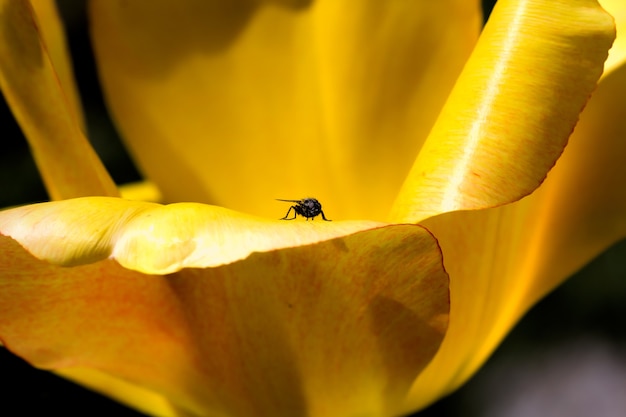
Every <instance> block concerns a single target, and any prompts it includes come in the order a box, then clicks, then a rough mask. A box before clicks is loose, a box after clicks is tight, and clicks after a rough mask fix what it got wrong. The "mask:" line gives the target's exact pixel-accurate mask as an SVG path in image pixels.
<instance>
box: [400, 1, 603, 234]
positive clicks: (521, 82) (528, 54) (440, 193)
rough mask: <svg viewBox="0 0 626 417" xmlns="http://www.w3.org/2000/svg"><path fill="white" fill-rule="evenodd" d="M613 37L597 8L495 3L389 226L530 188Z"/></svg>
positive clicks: (559, 147) (562, 137)
mask: <svg viewBox="0 0 626 417" xmlns="http://www.w3.org/2000/svg"><path fill="white" fill-rule="evenodd" d="M614 36H615V29H614V25H613V20H612V18H611V16H609V15H608V14H607V13H606V12H604V10H602V9H601V8H600V7H599V6H598V4H597V2H596V1H595V0H588V1H577V2H575V3H574V4H572V2H571V1H569V0H559V1H556V0H545V1H540V0H525V1H506V0H502V1H499V2H498V3H497V4H496V7H495V8H494V10H493V12H492V14H491V17H490V19H489V22H488V23H487V25H486V26H485V29H484V31H483V33H482V35H481V37H480V40H479V42H478V44H477V45H476V48H475V49H474V51H473V53H472V56H471V58H470V59H469V61H468V62H467V65H466V66H465V68H464V70H463V73H462V74H461V76H460V77H459V79H458V81H457V84H456V85H455V88H454V90H453V92H452V93H451V95H450V97H449V98H448V101H447V102H446V105H445V107H444V108H443V110H442V112H441V114H440V116H439V119H438V120H437V122H436V124H435V126H434V127H433V130H432V131H431V133H430V135H429V137H428V140H427V141H426V143H425V144H424V147H423V148H422V150H421V152H420V154H419V157H418V159H417V160H416V162H415V164H414V166H413V168H412V170H411V173H410V174H409V177H408V178H407V180H406V182H405V184H404V187H403V189H402V191H401V193H400V196H399V197H398V200H397V201H396V203H395V206H394V209H393V212H392V214H391V219H392V221H394V222H417V221H420V220H422V219H424V218H427V217H429V216H432V215H436V214H439V213H443V212H447V211H451V210H463V209H479V208H486V207H493V206H497V205H501V204H506V203H509V202H511V201H515V200H517V199H519V198H521V197H523V196H525V195H527V194H529V193H531V192H532V191H533V190H535V189H536V188H537V187H538V186H539V184H540V183H541V182H542V181H543V179H544V178H545V176H546V174H547V172H548V170H549V169H550V168H551V167H552V166H553V165H554V163H555V162H556V159H557V158H558V157H559V155H560V154H561V152H562V151H563V148H564V147H565V145H566V143H567V139H568V137H569V135H570V134H571V132H572V130H573V128H574V126H575V124H576V121H577V119H578V115H579V113H580V111H581V110H582V108H583V107H584V105H585V103H586V102H587V100H588V98H589V96H590V94H591V92H592V91H593V90H594V89H595V86H596V82H597V80H598V79H599V77H600V75H601V74H602V68H603V63H604V61H605V59H606V57H607V51H608V49H609V48H610V46H611V43H612V41H613V39H614Z"/></svg>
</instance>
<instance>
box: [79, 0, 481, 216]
mask: <svg viewBox="0 0 626 417" xmlns="http://www.w3.org/2000/svg"><path fill="white" fill-rule="evenodd" d="M478 3H479V2H477V1H467V0H450V1H437V2H424V1H384V2H381V1H379V0H364V1H357V2H350V1H336V0H317V1H290V2H284V1H280V2H278V1H258V2H248V1H230V2H221V1H204V0H201V1H198V0H195V1H177V2H171V1H162V0H161V1H154V0H149V1H132V2H130V3H129V2H123V1H112V0H104V1H94V2H91V3H90V6H91V11H90V13H91V21H92V24H93V25H92V34H93V37H94V46H95V52H96V58H97V61H98V66H99V69H100V74H101V78H102V82H103V87H104V91H105V95H106V97H107V101H108V104H109V106H110V109H111V111H112V113H113V115H114V117H115V119H116V122H117V125H118V126H119V128H120V130H121V132H122V134H123V136H124V138H125V140H126V141H127V143H128V144H129V146H130V149H131V152H132V153H133V155H134V157H135V159H136V160H137V161H138V163H139V165H140V167H141V169H142V170H143V172H144V173H146V174H147V176H148V177H149V178H150V179H151V180H153V181H155V182H156V183H157V184H158V185H159V187H160V188H161V189H162V191H163V195H164V197H165V199H166V201H169V202H172V201H201V202H206V203H211V204H217V205H220V206H224V207H228V208H232V209H236V210H239V211H242V212H248V213H253V214H256V215H263V216H267V217H271V216H272V215H273V214H272V213H273V209H272V208H271V207H268V206H267V205H266V204H263V203H261V202H262V201H264V200H265V199H267V198H268V196H269V197H270V198H292V199H293V198H303V197H307V196H314V197H316V198H318V199H319V200H320V201H322V202H324V203H325V204H327V205H328V206H329V207H330V208H332V211H333V213H335V217H336V218H339V219H346V218H369V219H383V218H384V217H385V216H386V214H387V212H388V211H389V208H390V205H391V203H392V201H393V199H394V198H395V195H396V192H397V189H398V187H399V186H400V184H401V183H402V181H403V179H404V178H405V176H406V172H407V171H408V169H409V167H410V165H411V163H412V162H413V160H414V158H415V155H417V151H418V149H419V147H420V145H421V141H422V140H423V139H424V138H425V137H426V134H427V132H428V131H429V129H430V127H431V125H432V123H433V121H434V119H435V118H436V115H437V112H438V110H439V108H440V107H441V105H442V103H443V102H444V101H445V98H446V96H447V94H448V92H449V90H450V89H451V87H452V85H453V83H454V80H455V79H456V77H457V75H458V73H459V71H460V69H461V67H462V65H463V63H464V62H465V60H466V58H467V56H468V55H469V52H470V51H471V49H472V47H473V45H474V42H475V39H476V37H477V34H478V31H479V28H480V23H481V14H480V8H479V4H478Z"/></svg>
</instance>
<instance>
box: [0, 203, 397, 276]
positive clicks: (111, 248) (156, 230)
mask: <svg viewBox="0 0 626 417" xmlns="http://www.w3.org/2000/svg"><path fill="white" fill-rule="evenodd" d="M386 225H387V224H385V223H380V222H373V221H334V222H324V221H306V222H305V221H280V220H271V219H263V218H259V217H254V216H250V215H246V214H242V213H239V212H235V211H232V210H228V209H225V208H222V207H216V206H210V205H205V204H199V203H176V204H170V205H161V204H156V203H146V202H138V201H128V200H123V199H119V198H114V197H81V198H75V199H69V200H63V201H55V202H47V203H39V204H33V205H29V206H23V207H18V208H13V209H10V210H5V211H3V212H0V233H2V234H3V235H5V236H9V237H12V238H13V239H15V240H16V241H18V242H19V243H20V244H21V245H22V246H23V247H24V248H25V249H26V250H28V251H29V252H30V253H31V254H33V255H34V256H35V257H37V258H39V259H42V260H45V261H48V262H50V263H53V264H57V265H63V266H74V265H82V264H87V263H92V262H96V261H99V260H102V259H106V258H113V259H115V260H116V261H117V262H119V263H120V265H122V266H123V267H125V268H128V269H132V270H136V271H139V272H143V273H147V274H158V275H163V274H169V273H173V272H176V271H179V270H181V269H183V268H207V267H215V266H219V265H225V264H229V263H232V262H235V261H238V260H241V259H244V258H246V257H247V256H248V255H250V254H251V253H253V252H267V251H271V250H276V249H283V248H287V247H295V246H304V245H309V244H314V243H317V242H321V241H324V240H329V239H333V238H337V237H341V236H346V235H349V234H353V233H356V232H360V231H363V230H369V229H373V228H377V227H382V226H386Z"/></svg>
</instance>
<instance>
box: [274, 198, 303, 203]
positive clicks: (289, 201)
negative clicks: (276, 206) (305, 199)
mask: <svg viewBox="0 0 626 417" xmlns="http://www.w3.org/2000/svg"><path fill="white" fill-rule="evenodd" d="M276 201H286V202H287V203H302V200H282V199H280V198H277V199H276Z"/></svg>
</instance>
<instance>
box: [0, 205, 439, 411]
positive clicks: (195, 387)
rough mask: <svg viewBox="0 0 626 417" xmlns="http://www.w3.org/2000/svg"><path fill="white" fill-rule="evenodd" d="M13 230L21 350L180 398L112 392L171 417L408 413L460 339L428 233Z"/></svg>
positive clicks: (92, 219)
mask: <svg viewBox="0 0 626 417" xmlns="http://www.w3.org/2000/svg"><path fill="white" fill-rule="evenodd" d="M360 230H363V231H362V232H359V231H360ZM0 232H2V234H4V235H6V236H4V237H0V257H1V259H0V268H1V270H0V318H1V319H0V338H1V340H2V342H3V344H4V345H5V346H6V347H7V348H9V349H10V350H12V351H14V352H16V353H17V354H18V355H20V356H22V357H24V358H25V359H26V360H28V361H29V362H31V363H33V364H34V365H36V366H39V367H43V368H46V369H56V368H60V369H62V370H63V374H64V375H69V376H70V377H71V376H72V375H73V372H71V371H72V369H76V378H77V379H78V380H82V379H83V377H85V376H86V378H85V379H86V380H87V382H88V386H89V383H91V385H92V386H94V387H95V388H99V389H103V388H101V387H100V386H98V381H94V375H95V376H97V375H98V374H99V373H101V374H102V378H101V380H102V381H104V382H106V383H110V382H111V378H110V377H113V379H115V378H121V379H122V380H125V381H126V382H125V384H126V385H124V384H122V385H121V386H122V387H125V386H128V383H129V382H130V383H131V384H132V385H136V386H138V387H143V389H144V390H148V392H153V393H155V394H158V395H163V396H164V397H165V398H167V399H168V401H169V402H164V401H159V400H158V399H155V398H150V400H151V402H149V403H148V404H146V403H143V404H137V403H136V402H135V401H136V399H135V400H133V399H132V398H126V397H127V396H128V394H124V393H123V392H122V393H119V394H118V393H117V392H116V391H115V390H109V391H108V393H109V395H112V396H114V397H117V398H118V399H120V400H122V401H127V402H129V403H131V404H133V405H135V406H137V407H139V408H140V409H144V410H146V411H149V412H152V413H155V414H157V415H173V414H171V413H173V412H175V411H176V412H182V413H188V414H189V415H228V416H250V415H255V416H276V415H285V414H288V415H311V416H326V415H334V414H336V415H364V414H375V415H393V414H395V413H396V412H397V411H398V407H399V405H400V404H402V401H403V398H404V396H405V395H406V393H407V392H408V389H409V388H410V386H411V384H412V383H413V380H414V379H415V377H416V375H418V374H419V372H420V371H421V370H422V369H423V368H424V367H425V366H426V364H427V363H428V362H429V361H430V359H431V358H432V357H433V355H434V354H435V352H436V351H437V349H438V347H439V344H440V343H441V340H442V338H443V335H444V333H445V329H446V327H447V314H448V302H449V298H448V289H447V274H446V273H445V271H444V270H443V266H442V259H441V253H440V251H439V248H438V246H437V244H436V241H435V239H434V238H433V237H432V236H431V235H430V233H428V232H427V231H426V230H425V229H423V228H422V227H420V226H415V225H397V226H386V225H382V224H376V223H372V222H333V223H327V222H315V223H312V222H298V223H288V222H281V221H277V220H271V221H270V220H263V219H255V218H252V217H250V216H244V215H238V214H236V213H234V212H227V211H226V210H225V209H221V208H216V207H210V206H205V205H201V204H191V203H185V204H175V205H171V206H161V205H158V204H152V203H138V202H125V201H123V200H120V199H113V198H106V197H89V198H82V199H75V200H66V201H61V202H53V203H42V204H38V205H32V206H27V207H21V208H16V209H12V210H7V211H4V212H1V213H0ZM9 236H10V237H9ZM14 239H15V240H14ZM17 242H19V244H18V243H17ZM314 242H319V243H316V244H312V243H314ZM281 246H282V247H286V248H285V249H283V250H275V249H274V248H276V247H281ZM33 254H34V255H35V256H37V258H40V259H44V260H47V261H50V262H52V264H50V263H48V262H45V261H42V260H39V259H37V258H35V257H33ZM243 258H245V259H243ZM237 260H239V261H237ZM233 261H237V262H233ZM59 264H61V265H76V266H72V267H62V266H58V265H59ZM120 264H121V265H124V267H122V266H121V265H120ZM207 265H211V266H213V267H211V268H207V267H206V266H207ZM140 271H143V272H140ZM153 273H158V274H157V275H154V274H153ZM161 273H168V275H160V274H161ZM76 335H80V337H76ZM85 369H94V370H95V371H96V372H95V373H94V372H91V373H90V371H85ZM107 375H109V376H110V377H107ZM104 391H105V392H107V388H104ZM143 394H144V395H143V396H142V397H141V398H146V395H147V394H146V392H143ZM125 396H126V397H125ZM148 397H149V396H148ZM152 407H154V408H152ZM168 410H169V411H168Z"/></svg>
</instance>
